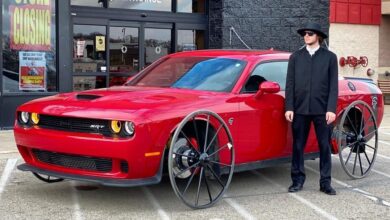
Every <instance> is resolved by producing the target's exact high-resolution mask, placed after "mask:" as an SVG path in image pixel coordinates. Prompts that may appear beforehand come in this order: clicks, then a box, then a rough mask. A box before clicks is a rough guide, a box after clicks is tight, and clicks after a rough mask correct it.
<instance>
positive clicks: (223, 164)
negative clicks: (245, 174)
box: [209, 160, 232, 167]
mask: <svg viewBox="0 0 390 220" xmlns="http://www.w3.org/2000/svg"><path fill="white" fill-rule="evenodd" d="M209 162H210V163H213V164H218V165H222V166H225V167H231V166H232V165H230V164H226V163H221V162H218V161H213V160H209Z"/></svg>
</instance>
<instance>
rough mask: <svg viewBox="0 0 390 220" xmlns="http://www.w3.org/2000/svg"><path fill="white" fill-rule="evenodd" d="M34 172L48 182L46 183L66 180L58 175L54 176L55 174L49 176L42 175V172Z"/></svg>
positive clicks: (40, 178)
mask: <svg viewBox="0 0 390 220" xmlns="http://www.w3.org/2000/svg"><path fill="white" fill-rule="evenodd" d="M33 174H34V176H35V177H36V178H38V179H39V180H42V181H43V182H46V183H58V182H61V181H64V179H62V178H57V177H53V176H49V175H42V174H39V173H35V172H33Z"/></svg>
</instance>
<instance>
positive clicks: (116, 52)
mask: <svg viewBox="0 0 390 220" xmlns="http://www.w3.org/2000/svg"><path fill="white" fill-rule="evenodd" d="M109 48H110V82H109V86H113V85H121V84H123V83H125V82H126V80H127V78H128V77H129V76H132V75H134V74H136V73H137V72H138V71H139V37H138V28H136V27H110V44H109Z"/></svg>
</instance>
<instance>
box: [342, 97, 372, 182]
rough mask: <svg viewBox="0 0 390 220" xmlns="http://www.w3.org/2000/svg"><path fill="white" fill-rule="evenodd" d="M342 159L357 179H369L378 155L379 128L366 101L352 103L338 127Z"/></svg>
mask: <svg viewBox="0 0 390 220" xmlns="http://www.w3.org/2000/svg"><path fill="white" fill-rule="evenodd" d="M337 132H338V134H339V135H338V138H337V144H338V148H339V158H340V162H341V166H342V167H343V169H344V171H345V172H346V173H347V175H348V176H350V177H351V178H353V179H360V178H363V177H366V176H367V175H368V174H369V172H370V170H371V168H372V167H373V165H374V162H375V158H376V154H377V152H378V127H377V123H376V118H375V116H374V112H373V110H372V109H371V107H370V106H369V105H368V104H367V103H365V102H363V101H360V100H358V101H355V102H353V103H351V104H350V105H349V106H348V107H347V108H346V109H345V111H344V113H343V115H342V117H341V119H340V122H339V124H338V126H337Z"/></svg>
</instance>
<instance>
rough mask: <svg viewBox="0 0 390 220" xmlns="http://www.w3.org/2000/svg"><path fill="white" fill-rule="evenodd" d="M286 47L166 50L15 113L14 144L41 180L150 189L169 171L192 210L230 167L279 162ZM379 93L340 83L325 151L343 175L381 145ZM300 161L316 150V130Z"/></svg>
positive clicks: (357, 171) (285, 153)
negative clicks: (106, 82)
mask: <svg viewBox="0 0 390 220" xmlns="http://www.w3.org/2000/svg"><path fill="white" fill-rule="evenodd" d="M289 56H290V53H286V52H280V51H273V50H265V51H247V50H204V51H190V52H182V53H176V54H171V55H168V56H165V57H163V58H161V59H160V60H158V61H156V62H155V63H153V64H152V65H150V66H149V67H147V68H146V69H144V70H143V71H142V72H140V73H139V74H137V75H136V76H134V77H133V78H132V79H130V80H129V81H127V82H126V83H125V84H124V85H123V86H117V87H111V88H105V89H96V90H90V91H83V92H72V93H65V94H58V95H55V96H51V97H46V98H41V99H37V100H34V101H30V102H28V103H26V104H24V105H22V106H20V107H19V108H18V109H17V113H16V120H15V128H14V134H15V140H16V144H17V147H18V149H19V152H20V153H21V155H22V156H23V159H24V160H25V163H24V164H22V165H20V166H18V168H19V169H20V170H23V171H31V172H32V173H34V175H35V176H37V177H38V178H39V179H41V180H43V181H46V182H57V181H61V180H63V179H73V180H80V181H90V182H97V183H100V184H103V185H110V186H124V187H127V186H139V185H148V184H156V183H159V182H160V181H161V178H162V175H163V174H164V173H165V174H166V173H168V175H169V177H170V181H171V184H172V187H173V190H174V192H175V193H176V195H177V196H178V197H179V198H180V199H181V200H182V201H183V202H184V203H185V204H186V205H188V206H190V207H192V208H204V207H209V206H211V205H213V204H214V203H215V202H217V201H218V200H219V199H220V198H221V197H222V195H223V194H224V192H225V191H226V189H227V188H228V186H229V184H230V181H231V178H232V175H233V172H240V171H245V170H251V169H258V168H261V167H265V166H270V165H274V164H277V163H283V162H288V161H289V160H290V157H291V150H292V137H291V130H290V125H289V123H288V122H287V121H286V120H285V118H284V88H285V81H286V72H287V63H288V58H289ZM383 110H384V109H383V97H382V93H381V91H380V90H379V89H378V88H377V87H376V85H374V84H372V83H369V82H364V81H359V80H352V79H344V78H340V80H339V99H338V107H337V121H336V122H335V129H334V133H333V136H332V140H331V141H332V146H333V149H332V152H333V153H335V154H336V153H338V154H339V156H340V161H341V164H342V167H343V168H344V170H345V171H346V173H347V174H348V175H349V176H351V177H352V178H361V177H364V176H366V175H367V174H368V172H369V171H370V169H371V168H372V165H373V163H374V160H375V157H376V152H377V148H378V144H377V143H378V126H379V124H380V122H381V120H382V117H383ZM305 153H306V154H305V155H306V158H307V159H313V158H317V157H318V156H319V153H318V147H317V142H316V138H315V135H314V132H313V131H311V133H310V136H309V140H308V142H307V146H306V149H305Z"/></svg>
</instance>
